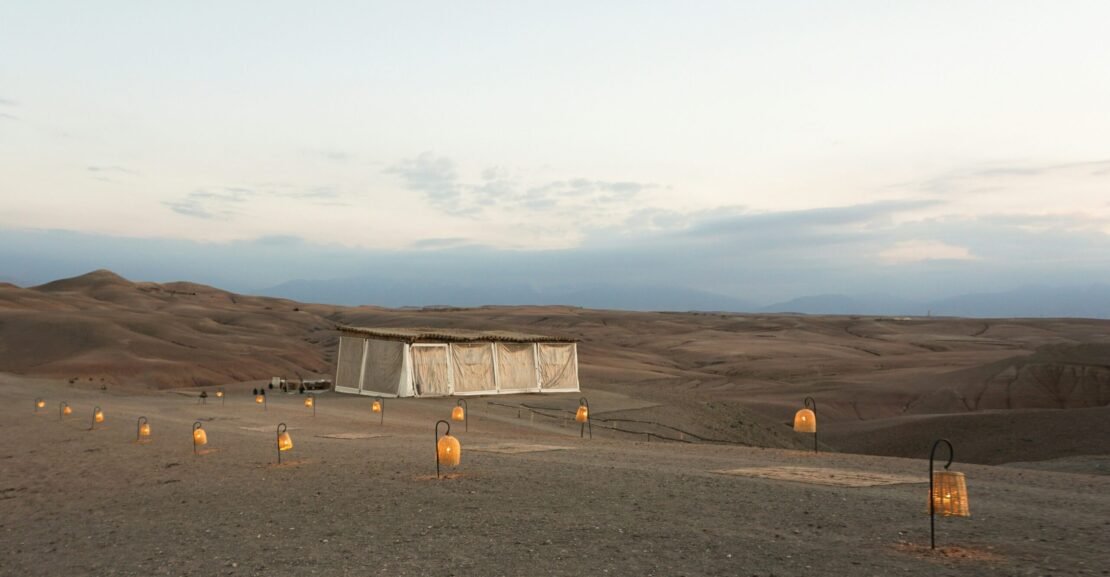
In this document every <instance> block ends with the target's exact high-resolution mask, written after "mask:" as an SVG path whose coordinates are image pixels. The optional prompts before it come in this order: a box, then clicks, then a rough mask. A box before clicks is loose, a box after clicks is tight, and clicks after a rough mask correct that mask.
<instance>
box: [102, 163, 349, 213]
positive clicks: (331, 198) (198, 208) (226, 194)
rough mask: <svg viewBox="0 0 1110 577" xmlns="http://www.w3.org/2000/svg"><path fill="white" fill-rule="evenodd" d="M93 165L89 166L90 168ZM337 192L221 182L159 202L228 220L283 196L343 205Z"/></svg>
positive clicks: (181, 210)
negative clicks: (255, 204) (230, 184)
mask: <svg viewBox="0 0 1110 577" xmlns="http://www.w3.org/2000/svg"><path fill="white" fill-rule="evenodd" d="M92 168H94V167H90V170H91V169H92ZM339 196H340V194H339V192H338V191H337V190H336V189H335V188H333V187H330V186H307V187H305V186H297V185H289V184H278V183H267V184H263V185H259V186H257V187H246V186H221V187H214V188H211V189H200V190H196V191H193V192H190V193H189V194H187V195H185V196H184V197H183V198H180V199H177V200H173V201H167V202H163V203H162V204H163V205H165V206H167V207H169V208H170V210H173V211H174V212H176V213H178V214H182V215H185V216H191V217H194V218H203V219H219V220H228V219H231V218H233V217H235V216H239V215H241V214H244V213H245V211H246V206H247V205H248V204H249V203H252V202H264V201H266V200H267V199H273V198H284V199H294V200H302V201H306V202H310V203H311V204H315V205H326V206H346V204H345V203H343V202H339V201H337V200H336V199H337V198H338V197H339Z"/></svg>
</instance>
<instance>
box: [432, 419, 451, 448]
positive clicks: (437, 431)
mask: <svg viewBox="0 0 1110 577" xmlns="http://www.w3.org/2000/svg"><path fill="white" fill-rule="evenodd" d="M440 423H443V424H444V425H447V430H446V431H444V432H443V434H444V435H450V434H451V423H449V422H447V421H445V420H443V419H440V420H438V421H436V442H437V443H438V442H439V424H440Z"/></svg>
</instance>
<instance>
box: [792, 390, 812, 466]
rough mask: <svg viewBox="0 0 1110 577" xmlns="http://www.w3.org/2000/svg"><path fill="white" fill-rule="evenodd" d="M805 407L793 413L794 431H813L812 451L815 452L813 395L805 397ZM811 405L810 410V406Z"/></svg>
mask: <svg viewBox="0 0 1110 577" xmlns="http://www.w3.org/2000/svg"><path fill="white" fill-rule="evenodd" d="M804 406H805V408H803V409H801V410H799V411H798V412H797V413H794V431H795V432H797V433H813V452H814V453H816V452H817V401H815V400H813V397H806V399H805V402H804ZM811 406H812V407H813V409H812V410H810V407H811Z"/></svg>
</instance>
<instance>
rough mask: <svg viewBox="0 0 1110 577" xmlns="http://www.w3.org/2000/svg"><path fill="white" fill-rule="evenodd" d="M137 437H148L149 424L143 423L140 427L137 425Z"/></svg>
mask: <svg viewBox="0 0 1110 577" xmlns="http://www.w3.org/2000/svg"><path fill="white" fill-rule="evenodd" d="M139 436H140V437H149V436H150V423H143V424H142V425H139Z"/></svg>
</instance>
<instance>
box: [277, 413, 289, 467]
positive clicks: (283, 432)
mask: <svg viewBox="0 0 1110 577" xmlns="http://www.w3.org/2000/svg"><path fill="white" fill-rule="evenodd" d="M288 429H289V427H286V426H285V423H280V424H278V426H277V450H278V464H279V465H280V464H281V453H282V451H289V450H291V449H292V448H293V437H290V436H289V430H288Z"/></svg>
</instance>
